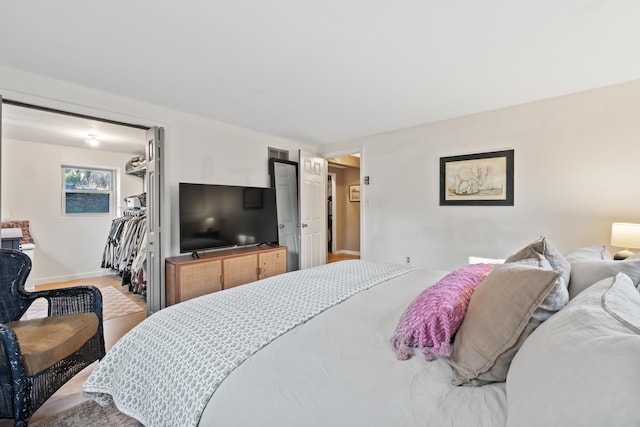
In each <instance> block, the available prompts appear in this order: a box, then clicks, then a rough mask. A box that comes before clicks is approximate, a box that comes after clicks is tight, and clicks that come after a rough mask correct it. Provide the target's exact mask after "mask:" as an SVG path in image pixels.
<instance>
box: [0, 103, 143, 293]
mask: <svg viewBox="0 0 640 427" xmlns="http://www.w3.org/2000/svg"><path fill="white" fill-rule="evenodd" d="M145 133H146V128H145V127H143V126H137V125H128V124H124V123H119V122H114V121H109V120H103V119H98V118H92V117H87V116H83V115H77V114H73V113H66V112H62V111H57V110H51V109H46V108H41V107H36V106H30V105H26V104H21V103H18V102H10V101H9V102H7V101H6V100H5V102H4V103H3V108H2V145H1V147H0V149H1V150H2V181H1V194H2V200H1V203H0V204H1V206H2V212H1V213H0V217H1V220H2V222H3V223H8V224H9V225H11V223H12V222H15V223H21V224H22V225H23V227H26V229H27V230H28V234H29V235H30V237H31V238H32V242H31V246H29V248H30V250H31V253H30V254H31V256H32V263H33V267H32V271H31V274H30V278H29V279H30V280H31V281H32V286H33V287H34V288H35V287H39V286H45V287H48V288H50V287H51V286H57V284H60V286H62V285H64V284H72V283H73V282H76V281H82V282H92V281H93V280H94V279H96V278H100V277H109V276H117V275H118V274H120V275H121V274H122V273H123V272H124V269H122V270H120V269H112V268H110V267H111V266H103V265H102V264H103V263H104V258H103V257H104V256H105V255H108V254H107V252H108V251H107V245H108V243H109V239H110V238H111V235H110V230H111V226H112V221H113V219H114V218H117V217H120V216H123V215H124V214H125V212H126V211H129V212H136V208H140V207H142V203H144V201H143V194H144V193H145V182H144V180H145V178H144V176H145V175H144V171H143V170H142V168H141V167H138V166H140V165H135V164H132V160H133V159H140V157H141V156H144V153H145V147H146V136H145ZM94 144H98V145H97V146H94ZM133 163H135V162H133ZM90 175H91V176H90ZM98 180H99V181H100V182H98ZM73 183H76V185H72V184H73ZM80 184H81V185H80ZM85 208H86V209H85ZM83 209H85V210H83ZM3 225H4V224H3ZM23 235H25V233H24V232H23ZM102 267H108V268H102ZM129 271H131V270H129ZM113 282H120V283H123V277H122V276H120V277H117V278H115V280H114V281H113ZM130 283H131V282H130V281H129V282H128V283H126V284H125V285H129V284H130ZM120 287H121V288H122V286H120ZM125 289H126V290H127V291H129V290H130V289H128V286H127V287H126V288H125ZM137 290H140V289H139V288H138V289H137ZM131 291H134V292H133V293H134V294H135V293H136V292H135V289H131ZM138 295H140V294H138ZM142 301H144V299H142Z"/></svg>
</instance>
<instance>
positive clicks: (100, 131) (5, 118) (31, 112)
mask: <svg viewBox="0 0 640 427" xmlns="http://www.w3.org/2000/svg"><path fill="white" fill-rule="evenodd" d="M90 135H93V136H94V138H93V139H95V140H97V141H98V146H96V147H95V148H96V149H99V150H105V151H118V152H121V153H132V154H143V153H144V149H145V141H146V138H145V131H144V130H143V129H138V128H134V127H129V126H121V125H114V124H110V123H105V122H102V121H98V120H88V119H85V118H78V117H74V116H69V115H65V114H57V113H51V112H45V111H40V110H35V109H31V108H24V107H18V106H13V105H8V104H3V105H2V137H3V138H8V139H15V140H18V141H31V142H41V143H45V144H56V145H67V146H74V147H84V148H88V147H89V145H87V140H89V139H91V138H90Z"/></svg>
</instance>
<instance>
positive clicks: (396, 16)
mask: <svg viewBox="0 0 640 427" xmlns="http://www.w3.org/2000/svg"><path fill="white" fill-rule="evenodd" d="M639 22H640V1H638V0H535V1H534V0H529V1H526V0H511V1H509V0H484V1H472V0H467V1H462V0H457V1H456V0H450V1H434V0H415V1H414V0H395V1H381V0H322V1H318V0H314V1H309V0H273V1H264V0H231V1H220V0H209V1H204V0H200V1H198V0H184V1H180V2H177V1H166V0H164V1H158V0H136V1H130V0H111V1H102V2H99V1H86V0H66V1H64V2H54V1H50V0H31V1H12V2H3V4H2V6H0V65H3V66H6V67H9V68H15V69H19V70H23V71H27V72H30V73H35V74H39V75H43V76H47V77H51V78H55V79H58V80H62V81H66V82H71V83H74V84H77V85H81V86H86V87H90V88H94V89H99V90H102V91H106V92H111V93H115V94H119V95H123V96H126V97H130V98H134V99H138V100H142V101H147V102H150V103H153V104H158V105H164V106H167V107H170V108H173V109H176V110H180V111H185V112H189V113H193V114H197V115H200V116H204V117H210V118H212V119H215V120H219V121H223V122H227V123H231V124H235V125H239V126H242V127H246V128H250V129H254V130H258V131H261V132H265V133H267V134H272V135H278V136H281V137H285V138H290V139H294V140H298V141H301V142H306V143H310V144H327V143H333V142H338V141H342V140H346V139H350V138H354V137H359V136H364V135H371V134H376V133H380V132H385V131H389V130H393V129H398V128H403V127H409V126H414V125H419V124H422V123H428V122H433V121H437V120H442V119H447V118H451V117H456V116H461V115H467V114H472V113H476V112H481V111H486V110H491V109H496V108H501V107H505V106H510V105H515V104H520V103H524V102H530V101H535V100H539V99H544V98H549V97H553V96H558V95H563V94H567V93H572V92H577V91H582V90H587V89H591V88H596V87H601V86H606V85H610V84H615V83H620V82H624V81H629V80H635V79H638V78H640V55H639V54H638V46H639V45H638V42H640V25H639V24H638V23H639ZM0 87H1V82H0Z"/></svg>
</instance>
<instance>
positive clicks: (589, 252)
mask: <svg viewBox="0 0 640 427" xmlns="http://www.w3.org/2000/svg"><path fill="white" fill-rule="evenodd" d="M564 257H565V259H566V260H567V261H569V263H574V262H579V261H596V260H600V261H602V260H611V259H613V257H612V256H611V253H610V252H609V251H608V250H607V248H606V247H605V246H604V245H593V246H587V247H584V248H577V249H573V250H572V251H570V252H568V253H566V254H565V256H564Z"/></svg>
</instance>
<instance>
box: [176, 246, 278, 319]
mask: <svg viewBox="0 0 640 427" xmlns="http://www.w3.org/2000/svg"><path fill="white" fill-rule="evenodd" d="M165 269H166V291H167V306H169V305H173V304H177V303H179V302H182V301H186V300H188V299H191V298H195V297H198V296H201V295H205V294H209V293H211V292H216V291H220V290H222V289H229V288H232V287H234V286H238V285H243V284H245V283H249V282H253V281H256V280H260V279H264V278H266V277H271V276H275V275H276V274H282V273H286V272H287V248H286V246H252V247H248V248H234V249H226V250H221V251H215V252H206V253H202V254H200V258H194V257H192V256H191V255H182V256H177V257H171V258H167V259H166V260H165Z"/></svg>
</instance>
